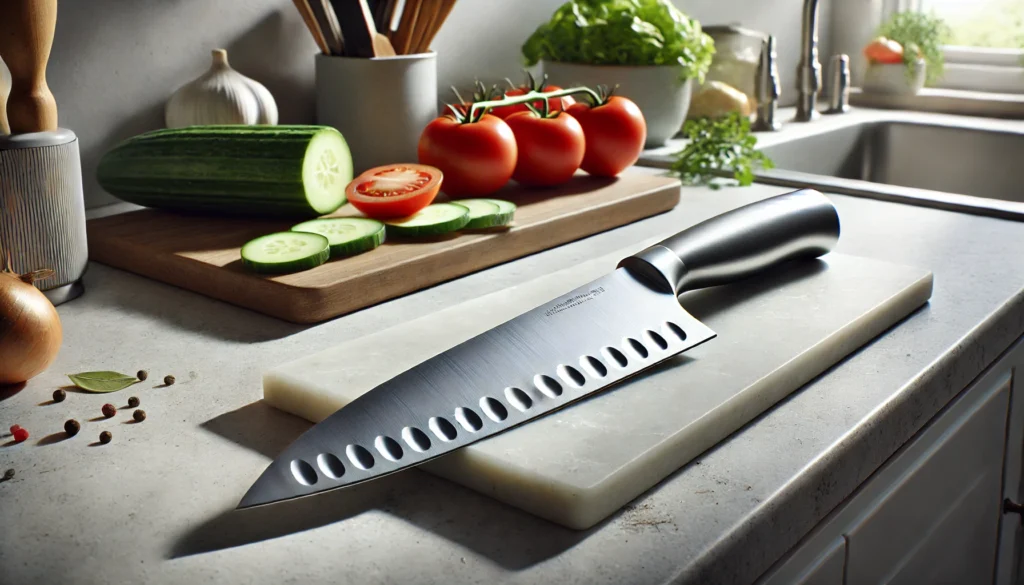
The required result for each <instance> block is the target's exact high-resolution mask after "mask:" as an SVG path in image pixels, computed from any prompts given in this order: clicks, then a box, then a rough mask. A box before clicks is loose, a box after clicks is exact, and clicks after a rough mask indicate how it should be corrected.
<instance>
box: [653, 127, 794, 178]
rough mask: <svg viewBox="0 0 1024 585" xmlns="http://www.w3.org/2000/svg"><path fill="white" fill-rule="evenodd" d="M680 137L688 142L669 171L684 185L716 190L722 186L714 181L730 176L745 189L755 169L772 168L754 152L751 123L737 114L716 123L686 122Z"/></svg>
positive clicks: (765, 159)
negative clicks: (727, 174)
mask: <svg viewBox="0 0 1024 585" xmlns="http://www.w3.org/2000/svg"><path fill="white" fill-rule="evenodd" d="M683 134H684V136H685V137H686V138H688V139H689V140H690V142H689V144H687V145H686V147H685V148H683V150H681V151H679V153H678V154H677V155H676V160H675V162H673V163H672V171H673V172H674V173H675V174H677V175H679V178H680V179H682V181H683V183H685V184H687V185H708V186H709V187H711V188H712V189H718V188H719V187H720V186H721V182H716V181H714V179H716V178H721V177H722V176H723V175H725V174H726V173H731V174H732V178H733V179H735V180H736V182H737V183H738V184H739V185H742V186H744V187H745V186H747V185H750V184H751V183H753V182H754V170H755V169H758V168H766V169H770V168H772V167H774V166H775V165H774V163H772V161H771V159H770V158H768V157H767V156H765V154H764V153H763V152H761V151H759V150H757V148H756V147H757V136H754V135H753V134H751V133H750V120H749V119H747V118H746V117H745V116H741V115H740V114H739V113H738V112H730V113H729V114H728V115H727V116H724V117H722V118H717V119H715V118H697V119H694V120H687V121H686V123H685V124H684V125H683Z"/></svg>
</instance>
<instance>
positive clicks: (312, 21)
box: [292, 0, 331, 55]
mask: <svg viewBox="0 0 1024 585" xmlns="http://www.w3.org/2000/svg"><path fill="white" fill-rule="evenodd" d="M313 1H314V2H316V1H317V0H313ZM292 3H293V4H295V9H296V10H298V11H299V14H300V15H301V16H302V22H304V23H306V28H307V29H308V30H309V34H310V35H311V36H312V37H313V41H314V42H316V46H317V47H319V49H320V52H321V53H323V54H325V55H330V54H331V50H330V48H329V47H328V46H327V39H325V38H324V34H323V33H322V32H320V25H319V24H318V23H317V21H316V17H315V16H314V15H313V10H312V9H311V8H310V5H309V2H308V1H307V0H292Z"/></svg>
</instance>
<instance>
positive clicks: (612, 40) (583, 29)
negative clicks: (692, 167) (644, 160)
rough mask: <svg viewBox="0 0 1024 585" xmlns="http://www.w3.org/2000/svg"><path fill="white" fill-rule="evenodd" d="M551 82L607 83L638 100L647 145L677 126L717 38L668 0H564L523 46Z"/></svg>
mask: <svg viewBox="0 0 1024 585" xmlns="http://www.w3.org/2000/svg"><path fill="white" fill-rule="evenodd" d="M522 50H523V56H524V57H525V60H526V64H527V65H528V66H533V65H535V64H537V63H541V66H542V67H543V70H544V73H545V74H546V75H547V76H548V77H549V78H550V79H551V80H552V82H554V83H558V84H560V85H563V86H565V85H566V84H569V85H586V86H597V85H607V86H610V87H616V86H617V89H616V90H615V91H616V92H617V93H618V94H619V95H622V96H625V97H628V98H629V99H631V100H633V101H634V102H636V104H637V106H639V108H640V111H641V112H642V113H643V115H644V119H645V120H646V122H647V143H646V146H647V147H648V148H651V147H656V146H661V145H664V144H665V142H666V141H667V140H668V139H669V138H671V137H672V136H673V135H675V134H676V133H677V132H679V130H680V128H681V127H682V124H683V121H684V120H685V119H686V113H687V110H689V107H690V96H691V93H692V87H693V81H694V80H697V82H698V83H703V81H704V74H705V73H707V70H708V67H710V65H711V57H712V55H714V52H715V49H714V41H712V39H711V37H710V36H708V35H707V34H705V33H704V32H703V31H702V30H701V26H700V23H699V22H697V21H696V20H693V19H691V18H688V17H687V16H686V15H685V14H683V13H682V12H680V11H679V10H678V9H677V8H676V7H675V6H673V5H672V3H671V2H670V1H669V0H569V1H568V2H566V3H565V4H563V5H562V6H561V7H559V8H558V10H556V11H555V13H554V15H553V16H552V17H551V20H549V21H548V22H545V23H544V24H542V25H541V26H540V27H539V28H537V30H536V31H535V32H534V33H533V34H532V35H531V36H530V38H529V39H527V41H526V43H525V44H524V45H523V49H522Z"/></svg>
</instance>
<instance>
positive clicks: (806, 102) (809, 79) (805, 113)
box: [796, 0, 821, 122]
mask: <svg viewBox="0 0 1024 585" xmlns="http://www.w3.org/2000/svg"><path fill="white" fill-rule="evenodd" d="M796 83H797V91H799V94H800V95H799V100H798V101H797V104H796V120H797V121H798V122H807V121H810V120H812V119H814V118H815V117H816V116H817V115H818V113H817V111H816V110H815V107H816V105H817V103H818V91H819V90H820V89H821V62H820V61H818V0H804V12H803V22H802V25H801V30H800V63H799V65H797V82H796Z"/></svg>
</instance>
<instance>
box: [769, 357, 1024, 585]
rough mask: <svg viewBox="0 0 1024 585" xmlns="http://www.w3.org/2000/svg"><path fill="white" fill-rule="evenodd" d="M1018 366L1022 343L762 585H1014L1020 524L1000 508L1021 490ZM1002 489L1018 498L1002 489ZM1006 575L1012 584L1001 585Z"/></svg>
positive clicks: (1023, 424)
mask: <svg viewBox="0 0 1024 585" xmlns="http://www.w3.org/2000/svg"><path fill="white" fill-rule="evenodd" d="M1017 365H1024V341H1019V342H1018V343H1017V344H1015V346H1014V347H1013V348H1012V349H1011V350H1009V351H1007V352H1006V353H1005V354H1004V355H1003V356H1002V357H1001V358H1000V359H999V360H998V361H997V362H996V363H995V364H993V365H992V366H991V367H990V368H989V369H988V370H987V371H986V372H985V373H984V374H983V375H982V376H980V377H979V378H978V379H977V380H976V381H975V382H974V383H972V384H971V385H970V386H969V387H968V388H967V389H966V390H964V391H963V392H962V393H961V394H960V395H959V396H958V397H956V398H955V399H954V400H953V401H952V402H951V403H950V404H949V405H948V406H947V407H946V408H944V409H943V410H942V412H940V413H939V414H938V415H937V416H936V417H935V418H934V419H932V421H930V422H929V423H928V425H927V426H925V428H923V429H922V430H921V431H920V432H919V433H917V435H915V436H914V438H912V439H911V440H910V441H908V442H907V444H906V445H904V446H903V447H902V448H900V450H899V451H897V452H896V454H894V455H893V456H892V457H891V458H890V459H889V460H888V461H886V462H885V464H884V465H882V466H881V467H880V468H879V469H878V470H877V471H876V472H875V473H874V474H873V475H872V476H871V477H870V478H868V480H867V481H865V482H864V483H863V484H862V485H861V486H860V487H859V488H858V489H857V491H856V492H854V494H853V495H852V496H850V498H849V499H847V500H846V501H845V502H843V504H841V505H840V506H839V507H838V508H836V509H835V510H834V511H833V512H832V513H831V514H830V515H829V516H828V517H827V518H826V519H825V520H823V521H822V522H821V523H820V524H819V525H818V526H816V527H815V529H814V530H813V531H811V533H810V534H808V535H807V536H806V537H805V538H804V539H803V540H802V541H801V543H800V544H798V545H797V546H796V547H794V549H793V550H792V551H791V552H790V553H789V554H787V555H786V556H785V557H783V558H782V559H780V560H779V561H778V562H777V563H776V564H775V565H774V566H773V567H772V568H771V569H770V570H769V571H767V572H766V573H765V574H764V575H762V576H761V578H760V579H759V580H758V581H757V585H782V584H787V585H788V584H790V583H801V584H804V585H810V584H812V583H814V584H817V583H827V584H831V583H836V584H840V583H842V584H844V585H859V584H862V583H870V584H872V585H874V584H877V583H910V584H912V585H916V584H918V583H928V584H929V585H932V584H936V583H957V584H958V585H959V584H968V583H969V584H972V585H973V584H974V583H992V581H993V577H994V576H996V577H997V581H996V582H997V584H998V585H1012V584H1013V583H1014V581H1013V579H1016V575H1017V565H1018V564H1019V563H1020V562H1021V559H1022V558H1024V557H1022V555H1021V547H1022V545H1021V540H1020V534H1021V530H1020V528H1019V526H1020V524H1019V518H1018V517H1017V516H1016V515H1014V514H1010V515H1003V514H1001V511H1002V508H1001V506H1002V500H1003V490H1004V489H1007V490H1008V491H1007V493H1017V492H1018V491H1020V490H1021V475H1022V473H1021V463H1022V456H1024V455H1022V451H1024V386H1021V387H1020V388H1018V389H1017V390H1021V392H1022V393H1018V394H1016V395H1014V404H1015V408H1014V414H1013V416H1011V417H1010V420H1009V421H1008V419H1007V417H1008V415H1009V409H1010V398H1011V385H1012V380H1014V379H1015V377H1014V376H1013V372H1014V369H1015V367H1016V366H1017ZM1018 396H1019V398H1018ZM1018 419H1020V420H1018ZM1004 451H1005V452H1006V457H1005V458H1004ZM1004 460H1005V465H1006V467H1005V469H1004ZM1004 481H1005V483H1006V485H1007V486H1012V489H1011V488H1004V487H1003V484H1004ZM1022 497H1024V495H1022ZM1001 517H1002V520H1001ZM1000 522H1002V525H1001V526H1000ZM1000 530H1002V536H999V532H1000ZM1015 536H1016V537H1015ZM997 539H998V540H999V542H998V547H999V550H1000V553H999V565H998V569H997V567H996V556H997V555H996V549H997ZM837 570H841V571H842V572H841V573H837ZM1001 575H1005V578H1006V579H1007V580H1005V581H1004V580H998V578H999V576H1001Z"/></svg>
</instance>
